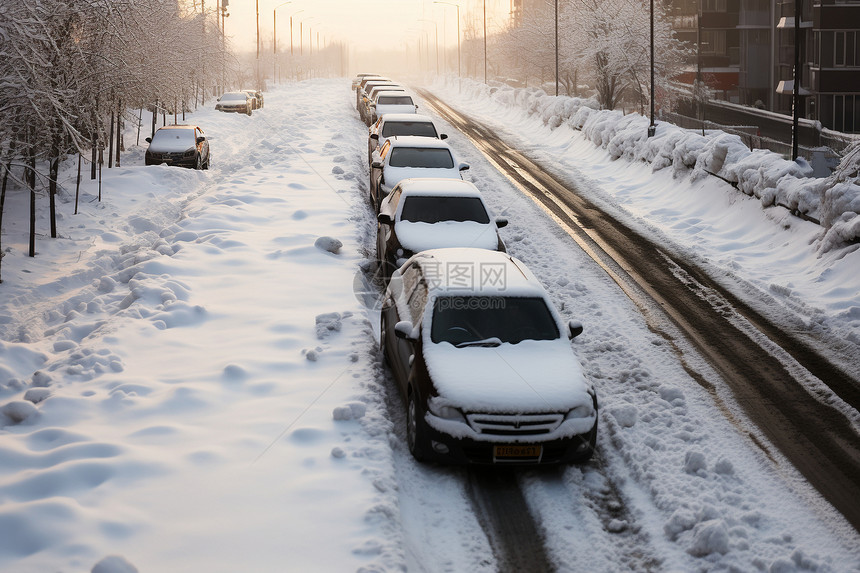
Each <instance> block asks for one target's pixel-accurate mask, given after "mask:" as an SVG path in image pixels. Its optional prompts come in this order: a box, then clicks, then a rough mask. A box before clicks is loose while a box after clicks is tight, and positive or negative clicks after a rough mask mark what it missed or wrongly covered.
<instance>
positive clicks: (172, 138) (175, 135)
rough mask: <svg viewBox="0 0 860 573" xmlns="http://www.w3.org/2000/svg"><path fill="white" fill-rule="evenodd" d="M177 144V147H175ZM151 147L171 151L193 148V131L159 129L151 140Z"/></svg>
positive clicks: (194, 143)
mask: <svg viewBox="0 0 860 573" xmlns="http://www.w3.org/2000/svg"><path fill="white" fill-rule="evenodd" d="M177 144H178V145H177ZM151 145H152V146H153V147H170V148H173V149H179V148H183V149H185V148H189V147H194V146H195V145H196V142H195V141H194V130H193V129H159V130H158V131H156V132H155V136H154V137H153V138H152V143H151Z"/></svg>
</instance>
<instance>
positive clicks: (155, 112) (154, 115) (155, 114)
mask: <svg viewBox="0 0 860 573" xmlns="http://www.w3.org/2000/svg"><path fill="white" fill-rule="evenodd" d="M157 123H158V100H155V105H154V106H153V109H152V133H150V134H149V137H155V126H156V124H157Z"/></svg>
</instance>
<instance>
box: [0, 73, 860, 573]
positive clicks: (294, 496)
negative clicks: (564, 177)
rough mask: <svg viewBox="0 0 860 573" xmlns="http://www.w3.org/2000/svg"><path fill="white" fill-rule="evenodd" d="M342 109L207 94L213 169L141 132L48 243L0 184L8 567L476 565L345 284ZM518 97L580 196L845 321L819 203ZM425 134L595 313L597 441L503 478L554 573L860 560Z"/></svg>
mask: <svg viewBox="0 0 860 573" xmlns="http://www.w3.org/2000/svg"><path fill="white" fill-rule="evenodd" d="M450 95H451V97H452V98H454V99H456V102H455V103H457V104H458V105H462V106H464V107H465V106H471V108H472V109H473V110H474V111H475V112H476V113H478V114H483V115H486V116H490V115H494V116H495V117H496V118H497V119H499V118H500V116H501V113H500V110H502V108H497V107H493V105H494V104H493V103H492V102H490V101H481V102H472V103H471V104H470V103H469V102H468V100H467V99H466V98H464V97H463V96H461V95H458V94H455V93H451V94H450ZM353 102H354V99H353V95H352V93H351V92H350V91H349V82H348V80H342V79H339V80H313V81H308V82H302V83H299V84H290V85H285V86H283V87H282V88H280V89H278V90H275V91H273V92H271V93H269V94H267V97H266V108H265V109H263V110H260V111H257V112H255V113H254V115H253V116H252V117H245V116H242V115H238V114H223V113H217V112H215V111H213V110H212V109H201V110H199V111H197V112H196V113H195V114H193V115H192V116H191V117H190V118H189V119H188V123H192V122H193V123H197V124H199V125H201V126H202V127H203V128H204V130H205V131H206V133H207V135H208V136H209V137H210V139H211V149H212V158H213V159H212V169H210V170H209V171H204V172H194V171H189V170H183V169H175V168H167V167H163V166H159V167H143V166H142V163H143V147H137V146H135V147H131V148H130V149H129V151H128V153H127V154H125V155H124V156H123V160H122V162H123V165H124V167H121V168H114V169H110V170H107V169H105V170H104V174H103V177H104V179H103V189H102V201H101V202H97V200H96V198H97V184H95V183H94V182H91V181H89V180H88V179H85V180H84V182H83V184H82V195H81V206H80V214H78V215H73V210H74V205H73V202H72V201H73V199H74V198H73V196H70V194H69V193H70V192H71V193H73V191H74V170H73V166H72V165H71V162H70V164H69V165H66V166H65V168H64V170H63V172H62V177H61V179H62V184H63V187H64V188H65V189H66V193H65V194H64V195H63V196H61V203H60V205H59V211H60V214H61V215H60V221H59V229H60V234H61V238H59V239H56V240H51V239H49V238H46V237H45V236H44V235H41V236H40V237H39V238H38V240H37V251H38V255H37V257H36V258H33V259H31V258H28V257H27V256H26V246H27V245H26V223H25V222H26V220H27V218H26V209H27V197H26V195H25V194H24V193H22V192H20V191H13V192H10V196H9V197H8V198H7V203H6V214H5V215H4V219H3V229H2V231H3V236H2V239H3V243H2V245H3V249H4V250H5V251H6V255H7V256H6V257H4V258H3V261H2V278H3V283H2V284H0V460H2V463H0V570H2V571H4V572H5V571H10V572H14V573H19V572H20V573H24V572H39V573H41V572H43V571H67V572H73V571H90V570H92V569H93V568H94V566H95V565H96V564H97V563H101V566H100V567H98V568H97V569H96V570H97V571H99V572H101V573H106V572H107V573H110V572H114V573H116V572H120V571H131V570H133V568H136V569H137V570H139V571H141V572H145V571H210V572H220V571H224V572H233V571H260V572H263V571H273V572H274V571H351V570H352V571H401V570H404V569H408V570H410V571H432V572H435V571H481V570H483V571H492V570H494V569H495V567H496V564H495V560H494V557H493V555H492V552H491V550H490V545H489V542H488V540H487V537H486V535H485V534H484V532H483V530H482V528H481V525H480V523H479V520H478V518H477V517H476V516H475V515H474V513H473V511H472V509H471V503H470V501H469V499H468V497H469V496H468V489H469V486H468V484H467V480H466V479H465V477H464V476H465V472H464V470H462V469H458V468H446V467H439V466H423V465H419V464H415V463H414V462H413V461H412V460H411V458H410V457H409V454H408V451H407V450H406V447H405V444H404V443H403V437H404V436H403V415H402V404H401V403H400V400H399V398H398V397H397V395H396V392H395V391H394V389H393V385H392V382H391V380H390V378H389V376H388V374H387V372H386V370H385V369H384V368H383V367H382V365H381V361H380V356H379V353H378V350H377V343H376V341H375V338H376V336H377V334H376V328H377V321H378V312H377V311H376V310H374V308H373V305H372V304H363V302H362V301H363V300H364V299H363V298H362V297H356V296H355V291H362V290H363V288H364V287H363V286H362V285H363V282H362V279H363V278H364V277H365V273H363V272H362V270H361V269H367V268H369V267H370V265H372V257H373V250H374V249H373V240H374V236H375V235H374V234H375V221H374V218H373V214H372V213H371V211H370V208H369V207H368V205H367V198H366V194H367V181H366V178H367V161H366V147H365V146H366V128H365V127H364V125H363V124H362V123H361V122H360V121H359V120H358V119H357V114H356V113H355V110H354V109H353ZM423 110H424V107H422V111H423ZM508 112H509V115H508V116H503V117H501V121H503V122H505V123H506V124H507V125H508V126H509V127H510V128H512V129H516V131H517V134H518V136H520V137H525V138H528V137H533V138H534V139H533V142H532V143H528V142H527V141H526V142H525V143H524V145H527V146H530V147H533V148H534V151H535V152H536V153H538V154H542V153H543V154H549V155H553V156H557V157H559V158H561V159H563V160H564V161H571V160H573V161H575V162H576V163H577V165H578V166H581V167H579V169H578V172H577V173H575V174H574V175H575V176H576V177H577V178H579V179H581V180H582V181H588V182H590V183H589V184H590V185H591V188H592V190H593V191H594V193H595V195H596V196H600V197H603V198H604V200H605V201H606V203H607V204H609V205H610V206H612V207H613V208H615V209H619V210H626V211H628V212H629V217H630V218H631V219H635V218H639V219H641V222H642V224H643V225H644V224H647V225H650V226H651V227H652V230H653V232H654V233H661V234H662V235H663V236H664V237H665V239H666V241H667V242H669V241H671V242H673V243H677V245H676V246H675V248H677V249H680V250H684V249H687V250H690V251H695V252H697V253H698V256H700V257H701V258H702V259H704V260H706V261H708V262H709V263H711V264H713V265H715V266H716V267H720V266H725V267H726V268H730V269H731V270H732V273H733V275H736V276H737V277H739V278H741V279H743V280H744V281H747V282H748V283H749V284H751V285H754V286H756V287H759V288H764V289H765V290H767V291H769V292H770V293H771V294H772V295H773V296H774V297H777V298H779V299H780V300H785V301H788V302H790V303H791V304H788V302H787V303H786V308H788V309H790V310H791V311H792V312H794V311H795V309H797V308H800V309H808V316H809V321H810V322H811V323H815V324H822V325H825V326H826V327H827V328H838V329H844V331H846V332H849V333H850V332H854V333H855V336H856V332H857V328H858V325H857V323H858V322H860V317H859V316H857V314H858V313H860V289H858V280H860V279H858V276H857V275H858V274H860V273H856V269H857V268H858V264H857V263H858V260H857V257H858V254H857V252H856V250H854V251H850V250H849V249H848V248H844V249H843V250H841V251H838V250H837V251H830V252H829V254H828V256H818V255H817V251H816V247H815V245H814V243H815V239H816V236H817V233H819V232H820V230H819V229H817V228H816V227H815V226H814V225H812V224H811V223H804V222H797V221H796V220H790V219H789V218H788V217H789V215H787V214H780V212H778V211H775V210H764V211H763V210H762V208H761V204H760V202H758V201H755V200H750V199H747V198H745V197H743V196H737V195H736V194H732V193H731V191H732V190H731V188H726V187H725V186H721V185H720V184H719V183H718V182H716V181H711V180H704V181H702V180H697V181H696V182H690V181H688V180H685V179H684V178H674V179H673V178H672V177H671V176H666V175H663V174H657V175H656V176H655V175H653V174H652V173H651V170H650V168H648V167H643V166H642V165H640V164H638V163H636V162H635V161H633V162H629V161H627V160H623V159H622V160H620V161H615V162H609V161H608V155H607V154H606V152H605V151H603V150H600V149H595V147H594V146H593V145H592V144H590V143H588V142H585V141H584V140H582V139H581V138H580V137H579V136H578V134H577V132H575V131H573V130H568V131H567V132H566V133H565V132H562V131H561V130H558V129H557V130H555V131H550V130H549V129H548V128H547V127H545V126H544V125H543V124H542V123H540V122H534V121H532V122H529V121H528V120H527V119H526V118H524V117H523V116H522V114H518V112H516V111H515V110H513V109H509V110H508ZM144 123H145V124H146V122H145V121H144ZM443 131H445V132H447V133H449V134H450V135H451V137H450V139H449V142H450V143H451V144H452V146H453V147H455V149H456V150H457V151H458V153H459V154H460V156H461V157H463V158H464V159H465V160H466V161H469V162H470V163H471V165H472V168H471V170H470V171H469V172H468V175H467V178H468V179H469V180H471V181H472V182H474V183H475V184H476V185H477V186H478V187H479V188H480V189H481V190H482V192H484V193H485V198H486V200H487V202H488V204H489V205H490V207H491V208H492V209H494V210H495V214H496V215H504V216H507V217H508V218H509V219H510V221H511V223H510V224H509V226H508V227H506V228H504V229H502V231H501V233H502V236H503V238H504V239H505V241H506V242H507V244H508V247H509V250H510V251H511V253H512V254H513V255H514V256H517V257H518V258H520V259H522V260H523V261H525V262H526V264H528V265H529V267H530V268H531V269H532V270H533V271H534V272H535V274H536V275H537V276H538V277H539V278H540V279H541V280H542V282H543V283H544V284H545V285H546V286H547V288H548V290H549V291H550V294H551V296H552V297H553V299H554V300H555V302H556V304H557V306H558V307H559V308H560V309H561V312H562V314H563V316H564V317H565V318H566V319H567V318H576V319H579V320H581V321H582V322H583V323H584V324H585V329H586V330H585V333H584V334H583V335H581V336H580V337H579V338H577V339H576V341H575V343H574V348H575V350H576V352H577V354H578V355H579V356H580V358H581V360H582V362H583V367H584V371H585V374H586V375H587V376H589V377H590V378H591V379H592V380H594V382H595V385H596V387H597V389H598V392H599V396H600V399H601V407H602V410H601V422H600V423H601V429H600V435H599V442H598V449H599V453H598V455H597V456H596V458H595V460H594V461H593V462H592V463H590V464H588V465H585V466H573V467H568V468H563V469H562V471H560V472H541V471H523V472H520V474H519V481H520V484H521V486H522V488H523V491H524V494H525V496H526V499H527V501H528V503H529V506H530V508H531V511H532V512H533V515H534V517H535V519H536V521H537V522H538V524H539V526H540V527H541V528H542V530H543V532H544V533H545V535H546V539H547V546H548V551H549V554H550V555H549V557H550V559H551V561H552V562H553V563H554V564H556V566H557V567H558V568H559V570H563V571H566V570H570V571H573V570H581V569H582V568H583V567H585V568H587V569H589V570H594V571H618V570H627V569H644V568H649V569H652V570H665V571H669V570H678V571H682V570H683V571H691V570H737V571H749V570H763V571H766V570H771V571H794V570H819V571H854V570H857V569H858V568H860V549H858V548H860V536H858V535H857V532H856V531H855V530H854V529H853V528H851V527H850V526H849V525H848V524H847V523H846V522H845V521H844V520H843V519H842V518H841V517H840V516H839V515H838V514H836V513H835V512H834V511H833V510H832V509H831V508H830V507H829V506H828V505H827V504H826V503H824V502H823V501H822V500H821V499H820V497H819V496H818V495H817V494H816V493H815V492H814V491H813V490H812V489H811V488H810V487H809V486H808V485H807V484H806V483H805V482H804V481H803V480H802V479H801V478H800V477H799V476H798V475H797V474H796V473H795V472H794V471H792V470H791V469H790V468H786V467H785V464H784V463H778V464H775V463H774V462H772V461H771V460H769V459H767V457H766V456H765V455H764V454H763V453H762V452H761V450H760V449H758V448H757V447H756V446H755V445H754V444H753V442H752V441H751V440H750V439H749V437H748V436H747V435H746V434H745V433H744V432H740V431H738V429H737V428H736V427H735V426H734V425H732V424H731V423H730V422H729V421H727V420H726V419H725V418H724V417H723V415H722V413H721V411H720V410H719V409H718V407H717V406H716V405H715V403H714V399H713V397H712V396H710V395H709V394H708V393H707V392H706V391H705V390H703V389H702V388H701V387H700V386H698V385H697V384H696V383H695V382H694V381H693V380H692V379H691V378H690V377H689V376H688V374H687V373H686V372H685V370H684V368H683V366H682V365H681V364H680V363H679V362H678V359H677V357H676V356H675V354H674V352H673V351H672V350H671V349H670V348H668V347H667V345H666V344H665V343H664V341H663V340H662V339H661V338H660V337H658V336H656V335H654V334H653V333H651V332H650V331H649V329H648V327H647V325H646V324H645V321H644V319H643V318H642V317H641V316H639V314H638V312H637V311H636V307H635V306H634V305H633V304H632V303H631V302H630V301H629V300H628V299H627V298H626V297H625V295H624V294H623V293H622V292H621V291H620V290H619V289H618V287H617V286H616V285H615V284H614V283H613V282H612V281H611V280H610V279H609V278H608V277H607V276H606V275H605V274H604V273H603V271H602V270H601V269H600V268H599V267H597V266H596V265H594V264H593V263H592V262H591V261H590V259H589V258H588V257H587V256H585V255H584V254H583V253H582V252H581V251H580V250H579V249H578V247H577V246H576V244H575V243H574V242H573V240H572V239H570V238H569V237H568V236H567V235H566V234H565V233H564V232H562V231H561V230H560V229H559V228H558V227H557V226H556V225H555V223H553V222H552V221H551V220H550V219H549V218H548V217H547V216H546V215H545V214H544V213H543V211H542V210H541V209H540V208H538V207H537V206H536V205H534V203H532V202H531V200H529V199H527V198H524V197H522V196H521V195H519V193H518V192H517V191H516V190H515V189H514V188H512V187H511V186H510V184H508V183H507V181H506V180H505V179H504V178H503V177H501V176H500V175H499V174H498V173H497V172H495V171H494V170H493V168H492V167H491V166H490V165H489V164H488V163H487V162H486V161H485V160H484V159H483V158H482V157H481V156H480V154H479V153H478V152H477V151H476V150H475V149H474V147H472V146H471V145H470V144H469V142H468V140H466V138H465V137H463V136H462V135H460V134H457V133H454V132H453V130H452V129H451V128H450V126H445V129H443ZM132 141H134V134H133V133H132V132H131V131H129V132H128V133H127V136H126V143H127V144H129V142H132ZM43 203H44V198H40V213H41V214H44V213H46V212H47V207H46V205H44V204H43ZM39 228H40V232H42V233H44V232H45V230H46V229H47V223H46V221H45V217H44V215H42V216H40V221H39ZM339 244H340V247H339V248H338V245H339ZM834 252H836V253H837V254H838V256H837V255H834V254H833V253H834ZM851 269H855V271H854V272H852V271H851ZM371 298H372V297H371ZM365 302H366V301H365ZM852 313H853V314H852ZM852 316H853V318H852ZM725 399H727V400H729V398H725ZM855 416H856V413H855ZM779 461H781V460H777V462H779ZM109 556H112V557H109Z"/></svg>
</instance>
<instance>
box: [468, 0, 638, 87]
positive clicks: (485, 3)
mask: <svg viewBox="0 0 860 573" xmlns="http://www.w3.org/2000/svg"><path fill="white" fill-rule="evenodd" d="M651 1H652V2H653V1H654V0H651ZM484 83H485V84H486V83H487V0H484Z"/></svg>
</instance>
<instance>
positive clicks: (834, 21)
mask: <svg viewBox="0 0 860 573" xmlns="http://www.w3.org/2000/svg"><path fill="white" fill-rule="evenodd" d="M798 1H800V2H801V18H800V22H799V23H798V25H799V27H800V31H801V34H800V38H801V40H800V46H799V49H800V51H801V81H800V85H801V90H800V93H801V95H803V98H802V102H803V104H802V105H803V108H802V109H801V113H800V115H801V116H802V117H806V118H809V119H817V120H818V121H820V122H821V124H822V126H824V127H825V128H828V129H832V130H835V131H842V132H846V133H860V0H798ZM672 6H673V15H674V20H673V22H674V26H675V30H676V34H677V35H678V37H679V38H681V39H683V40H684V41H686V42H687V43H688V45H690V46H691V47H692V48H693V50H694V53H695V54H696V56H694V58H693V59H691V62H690V64H689V66H688V69H687V70H686V71H685V73H684V74H682V75H680V76H679V77H678V78H677V80H678V81H679V82H680V83H685V84H692V82H693V80H694V79H695V77H696V74H697V72H698V73H699V74H700V77H702V79H703V81H704V82H705V83H706V84H707V85H708V87H709V88H710V90H711V94H712V97H714V98H716V99H722V100H726V101H730V102H733V103H739V104H741V105H746V106H752V107H757V108H760V109H767V110H770V111H775V112H777V113H783V114H786V115H791V114H792V93H793V89H794V58H795V17H794V14H795V0H677V1H675V2H673V3H672Z"/></svg>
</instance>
